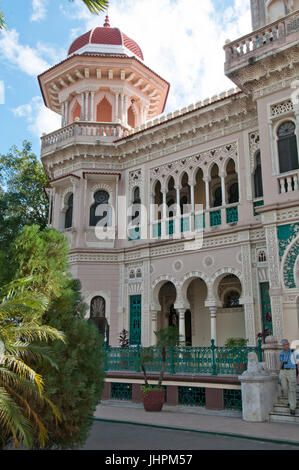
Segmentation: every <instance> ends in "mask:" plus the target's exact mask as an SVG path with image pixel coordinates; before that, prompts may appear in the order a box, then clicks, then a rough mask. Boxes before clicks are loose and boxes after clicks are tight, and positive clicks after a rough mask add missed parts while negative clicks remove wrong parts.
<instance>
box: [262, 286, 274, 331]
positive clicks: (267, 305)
mask: <svg viewBox="0 0 299 470" xmlns="http://www.w3.org/2000/svg"><path fill="white" fill-rule="evenodd" d="M269 287H270V286H269V282H261V283H260V292H261V307H262V325H263V331H266V330H267V334H266V336H269V335H273V325H272V311H271V301H270V295H269Z"/></svg>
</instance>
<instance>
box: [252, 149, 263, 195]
mask: <svg viewBox="0 0 299 470" xmlns="http://www.w3.org/2000/svg"><path fill="white" fill-rule="evenodd" d="M253 179H254V197H263V195H264V191H263V178H262V162H261V152H260V151H258V153H257V154H256V157H255V170H254V176H253Z"/></svg>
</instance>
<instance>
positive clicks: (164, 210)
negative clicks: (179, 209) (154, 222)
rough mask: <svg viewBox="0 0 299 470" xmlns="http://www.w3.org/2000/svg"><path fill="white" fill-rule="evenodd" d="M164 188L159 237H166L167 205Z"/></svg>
mask: <svg viewBox="0 0 299 470" xmlns="http://www.w3.org/2000/svg"><path fill="white" fill-rule="evenodd" d="M166 194H167V193H166V189H164V190H163V192H162V195H163V203H162V220H161V237H162V239H165V237H166V217H167V205H166Z"/></svg>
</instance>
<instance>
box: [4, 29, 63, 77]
mask: <svg viewBox="0 0 299 470" xmlns="http://www.w3.org/2000/svg"><path fill="white" fill-rule="evenodd" d="M65 54H66V52H65V50H64V49H63V50H61V49H60V50H59V49H58V50H57V48H55V47H54V46H49V45H46V44H42V43H38V44H37V47H36V48H32V47H30V46H28V45H24V44H22V42H21V41H20V35H19V33H18V32H17V31H16V30H15V29H11V30H4V31H2V33H1V35H0V57H1V58H2V59H4V60H6V61H7V62H9V63H11V64H13V65H14V66H17V67H18V68H19V69H20V70H21V71H22V72H25V73H27V74H28V75H30V76H33V77H35V76H37V75H39V74H40V73H42V72H45V71H46V70H47V69H49V68H50V67H51V65H54V64H55V63H57V62H59V61H60V60H62V58H64V57H65ZM46 59H50V60H49V61H48V60H46Z"/></svg>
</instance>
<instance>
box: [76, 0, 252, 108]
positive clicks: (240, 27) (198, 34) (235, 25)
mask: <svg viewBox="0 0 299 470" xmlns="http://www.w3.org/2000/svg"><path fill="white" fill-rule="evenodd" d="M68 14H69V15H71V17H72V18H77V19H80V20H81V21H82V22H83V24H82V31H81V33H83V32H85V31H88V30H89V29H91V28H92V27H94V26H102V25H103V22H104V16H105V14H103V15H101V17H97V16H91V15H90V14H89V13H88V10H87V9H86V7H84V5H83V4H82V2H81V1H78V0H76V1H75V2H74V5H73V7H72V8H71V11H70V12H69V13H68ZM109 17H110V24H111V27H119V28H120V29H121V30H122V31H123V32H124V33H126V34H127V35H128V36H129V37H131V38H132V39H134V40H135V41H136V42H137V43H138V44H139V46H140V47H141V49H142V51H143V54H144V58H145V64H146V65H148V66H149V67H150V68H152V69H153V70H154V71H155V72H156V73H158V74H159V75H161V76H162V77H163V78H165V80H167V81H169V82H170V85H171V90H170V94H169V97H168V106H167V108H166V112H168V111H173V110H175V109H178V108H180V107H184V106H187V105H189V104H190V103H192V102H197V101H199V100H200V99H204V98H206V97H208V96H213V95H215V94H218V93H220V92H222V91H223V90H226V89H229V88H233V87H235V85H234V84H233V83H232V82H231V81H230V80H229V79H227V78H226V77H225V75H224V60H225V56H224V51H223V46H224V44H225V40H226V39H228V38H229V39H231V40H233V39H235V38H238V37H240V36H243V35H245V34H247V33H248V32H249V31H250V27H251V21H250V4H249V2H244V0H233V1H232V3H231V6H226V7H223V8H221V9H220V8H218V10H217V9H216V7H215V3H214V2H213V0H205V1H202V0H201V1H198V0H180V1H174V0H138V2H136V0H118V1H117V2H111V6H110V8H109Z"/></svg>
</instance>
